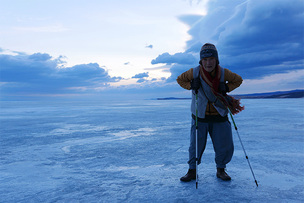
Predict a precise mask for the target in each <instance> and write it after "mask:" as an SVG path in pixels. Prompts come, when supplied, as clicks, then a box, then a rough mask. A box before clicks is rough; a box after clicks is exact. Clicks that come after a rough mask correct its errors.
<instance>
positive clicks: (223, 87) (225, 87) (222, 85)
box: [219, 82, 229, 95]
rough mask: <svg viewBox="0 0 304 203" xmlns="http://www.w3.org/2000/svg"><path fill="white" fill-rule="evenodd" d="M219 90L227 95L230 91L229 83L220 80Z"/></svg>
mask: <svg viewBox="0 0 304 203" xmlns="http://www.w3.org/2000/svg"><path fill="white" fill-rule="evenodd" d="M219 92H220V93H222V95H226V94H227V92H229V87H228V85H227V84H226V83H224V82H220V86H219Z"/></svg>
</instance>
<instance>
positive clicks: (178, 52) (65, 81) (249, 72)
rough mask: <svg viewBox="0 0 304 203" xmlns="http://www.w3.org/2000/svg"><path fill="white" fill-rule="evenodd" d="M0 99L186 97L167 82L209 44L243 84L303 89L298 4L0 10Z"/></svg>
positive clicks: (28, 4)
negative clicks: (216, 49)
mask: <svg viewBox="0 0 304 203" xmlns="http://www.w3.org/2000/svg"><path fill="white" fill-rule="evenodd" d="M0 3H1V8H0V69H1V81H0V88H1V89H0V90H1V98H2V99H5V98H23V97H31V96H43V97H59V96H60V97H66V96H69V97H77V96H80V97H83V96H96V97H107V96H110V95H116V96H119V95H122V94H123V95H124V96H126V95H130V97H132V96H134V95H137V96H138V95H145V96H144V97H164V96H176V97H179V96H183V97H184V96H187V95H189V92H188V91H185V90H183V89H182V88H180V87H179V86H178V85H177V83H176V81H175V79H176V77H177V76H178V75H179V74H181V73H183V72H184V71H186V70H188V69H190V68H192V67H195V66H196V65H197V64H198V60H199V55H198V53H199V50H200V47H201V46H202V45H203V44H204V43H205V42H211V43H214V44H215V45H216V46H217V48H218V52H219V60H220V65H222V66H223V67H226V68H228V69H230V70H232V71H233V72H236V73H238V74H239V75H241V76H242V77H243V79H244V83H243V84H242V86H241V87H240V88H238V89H237V90H236V91H235V92H234V93H235V94H237V93H255V92H269V91H279V90H291V89H303V88H304V82H303V81H304V69H303V64H304V50H303V47H304V25H303V22H304V2H303V1H302V0H290V1H286V0H267V1H264V0H248V1H245V0H233V1H219V0H209V1H207V0H206V1H203V0H198V1H190V0H189V1H187V0H166V1H161V0H155V1H139V0H126V1H119V0H113V1H105V0H99V1H97V0H90V1H84V0H73V1H72V0H65V1H59V0H53V1H38V0H28V1H21V0H11V1H2V0H0Z"/></svg>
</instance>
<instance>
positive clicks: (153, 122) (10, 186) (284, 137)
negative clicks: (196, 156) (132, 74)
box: [0, 99, 304, 202]
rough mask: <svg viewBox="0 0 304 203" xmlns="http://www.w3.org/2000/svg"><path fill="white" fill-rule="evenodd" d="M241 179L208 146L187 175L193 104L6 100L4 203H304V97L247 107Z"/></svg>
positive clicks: (238, 157) (239, 154)
mask: <svg viewBox="0 0 304 203" xmlns="http://www.w3.org/2000/svg"><path fill="white" fill-rule="evenodd" d="M242 104H244V105H245V111H243V112H241V113H240V114H238V115H236V116H235V117H234V118H235V121H236V124H237V126H238V130H239V134H240V136H241V138H242V141H243V144H244V146H245V149H246V152H247V154H248V156H249V160H250V162H251V165H252V168H253V171H254V173H255V176H256V179H257V181H258V183H259V187H258V188H257V187H256V185H255V183H254V180H253V177H252V174H251V172H250V169H249V167H248V164H247V161H246V159H245V157H244V153H243V150H242V148H241V145H240V142H239V140H238V137H237V134H236V132H235V130H234V128H233V134H234V142H235V153H234V157H233V159H232V161H231V162H230V163H229V164H228V165H227V171H228V174H229V175H230V176H231V177H232V181H230V182H223V181H221V180H219V179H217V178H216V176H215V172H216V169H215V163H214V152H213V148H212V143H211V140H210V138H209V140H208V143H207V147H206V151H205V153H204V155H203V158H202V164H201V165H200V166H199V172H198V173H199V186H198V189H197V190H196V189H195V182H190V183H182V182H180V181H179V178H180V177H181V176H183V175H185V173H186V172H187V169H188V165H187V159H188V147H189V133H190V121H191V120H190V119H191V114H190V100H170V101H166V100H161V101H159V100H141V101H125V102H124V101H120V102H118V101H113V102H105V101H103V102H102V101H100V102H98V101H95V102H29V101H23V102H20V101H19V102H1V112H0V119H1V120H0V121H1V123H0V124H1V131H0V183H1V184H0V194H1V195H0V202H304V172H303V171H304V99H257V100H245V99H244V100H242Z"/></svg>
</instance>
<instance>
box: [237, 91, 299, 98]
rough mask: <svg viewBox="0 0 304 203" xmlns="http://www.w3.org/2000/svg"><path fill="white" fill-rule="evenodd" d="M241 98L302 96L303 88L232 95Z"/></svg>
mask: <svg viewBox="0 0 304 203" xmlns="http://www.w3.org/2000/svg"><path fill="white" fill-rule="evenodd" d="M233 96H235V97H237V98H242V99H272V98H282V99H283V98H303V97H304V90H291V91H278V92H267V93H255V94H240V95H233Z"/></svg>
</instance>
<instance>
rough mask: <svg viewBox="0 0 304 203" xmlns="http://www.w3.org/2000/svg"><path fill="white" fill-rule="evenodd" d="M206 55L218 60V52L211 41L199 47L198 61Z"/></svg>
mask: <svg viewBox="0 0 304 203" xmlns="http://www.w3.org/2000/svg"><path fill="white" fill-rule="evenodd" d="M207 57H215V58H216V60H217V62H218V63H220V62H219V58H218V53H217V50H216V47H215V46H214V44H211V43H206V44H204V45H203V46H202V48H201V52H200V61H201V60H202V59H203V58H207Z"/></svg>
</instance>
